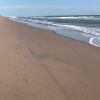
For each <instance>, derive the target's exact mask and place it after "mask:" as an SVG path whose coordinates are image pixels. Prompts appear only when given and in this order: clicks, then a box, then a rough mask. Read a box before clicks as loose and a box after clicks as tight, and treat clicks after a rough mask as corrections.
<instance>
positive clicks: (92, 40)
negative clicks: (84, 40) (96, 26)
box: [89, 37, 100, 47]
mask: <svg viewBox="0 0 100 100" xmlns="http://www.w3.org/2000/svg"><path fill="white" fill-rule="evenodd" d="M89 43H90V44H91V45H94V46H96V47H100V37H93V38H90V41H89Z"/></svg>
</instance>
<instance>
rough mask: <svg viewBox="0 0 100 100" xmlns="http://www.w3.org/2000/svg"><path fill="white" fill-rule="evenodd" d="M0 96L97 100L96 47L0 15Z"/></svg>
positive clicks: (6, 99) (99, 58) (99, 60)
mask: <svg viewBox="0 0 100 100" xmlns="http://www.w3.org/2000/svg"><path fill="white" fill-rule="evenodd" d="M0 100H100V48H97V47H94V46H91V45H89V44H85V43H81V42H79V41H75V40H70V39H66V38H64V37H61V36H58V35H56V34H55V33H53V32H52V31H48V30H44V29H38V28H32V27H30V26H27V25H24V24H20V23H17V22H13V21H10V20H8V19H7V18H4V17H0Z"/></svg>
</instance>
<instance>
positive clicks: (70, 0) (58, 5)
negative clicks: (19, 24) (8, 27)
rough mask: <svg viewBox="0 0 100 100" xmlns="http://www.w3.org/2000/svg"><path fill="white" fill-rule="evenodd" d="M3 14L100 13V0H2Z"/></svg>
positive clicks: (0, 11)
mask: <svg viewBox="0 0 100 100" xmlns="http://www.w3.org/2000/svg"><path fill="white" fill-rule="evenodd" d="M0 14H1V15H3V16H49V15H50V16H52V15H100V0H0Z"/></svg>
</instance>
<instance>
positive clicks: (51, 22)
mask: <svg viewBox="0 0 100 100" xmlns="http://www.w3.org/2000/svg"><path fill="white" fill-rule="evenodd" d="M10 19H12V20H15V21H18V22H22V23H26V24H28V25H31V26H34V27H39V28H45V29H50V30H53V31H56V33H57V34H59V35H62V36H64V37H68V38H72V39H76V40H80V41H83V42H87V43H90V44H91V45H94V46H97V47H100V16H99V15H84V16H83V15H81V16H79V15H77V16H41V17H40V16H36V17H34V16H30V17H10Z"/></svg>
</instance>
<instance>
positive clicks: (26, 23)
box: [10, 18, 98, 47]
mask: <svg viewBox="0 0 100 100" xmlns="http://www.w3.org/2000/svg"><path fill="white" fill-rule="evenodd" d="M10 20H12V21H15V22H18V23H22V24H24V25H27V26H30V27H33V28H38V29H39V28H40V29H44V30H48V31H51V32H54V33H55V34H57V35H59V36H61V37H64V38H68V39H72V40H76V41H80V42H83V43H87V44H89V45H92V46H95V45H93V44H92V43H90V40H91V38H88V37H85V38H88V39H82V40H81V39H78V38H75V37H74V38H73V37H71V36H65V35H62V34H61V33H60V32H57V30H53V29H49V28H46V27H41V26H39V25H35V24H30V23H28V22H25V21H20V20H17V19H14V18H10ZM95 47H98V46H95Z"/></svg>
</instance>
